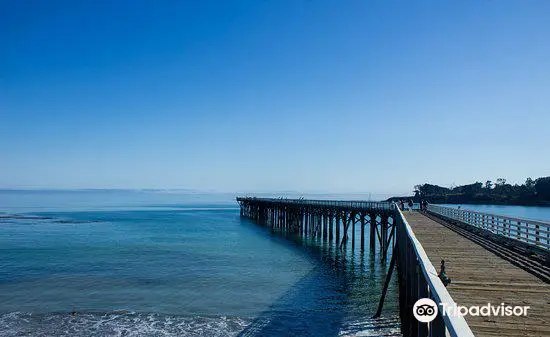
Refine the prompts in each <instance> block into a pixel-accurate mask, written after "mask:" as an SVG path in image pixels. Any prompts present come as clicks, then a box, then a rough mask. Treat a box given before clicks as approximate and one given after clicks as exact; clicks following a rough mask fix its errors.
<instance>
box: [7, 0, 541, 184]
mask: <svg viewBox="0 0 550 337" xmlns="http://www.w3.org/2000/svg"><path fill="white" fill-rule="evenodd" d="M549 18H550V2H549V1H544V0H540V1H507V0H502V1H483V0H482V1H335V0H277V1H275V0H262V1H257V0H253V1H252V0H250V1H244V0H243V1H221V0H220V1H209V0H204V1H164V2H156V1H143V2H134V1H130V0H122V1H76V2H75V1H68V0H59V1H15V0H13V1H2V2H1V3H0V41H2V47H1V54H0V153H1V155H0V156H1V157H0V158H1V159H0V187H3V188H6V187H7V188H20V187H25V188H29V187H38V188H85V187H86V188H191V189H209V190H219V191H277V190H293V191H308V192H315V191H318V192H334V193H342V192H372V193H389V194H392V193H407V192H410V191H411V190H412V187H413V185H415V184H418V183H424V182H430V183H436V184H441V185H450V184H463V183H469V182H473V181H476V180H479V181H485V180H486V179H492V180H496V178H498V177H504V178H507V179H508V180H509V181H511V182H523V181H524V180H525V178H526V177H534V178H536V177H539V176H545V175H546V176H547V175H550V155H549V154H550V150H549V148H550V132H549V131H550V130H549V125H550V19H549Z"/></svg>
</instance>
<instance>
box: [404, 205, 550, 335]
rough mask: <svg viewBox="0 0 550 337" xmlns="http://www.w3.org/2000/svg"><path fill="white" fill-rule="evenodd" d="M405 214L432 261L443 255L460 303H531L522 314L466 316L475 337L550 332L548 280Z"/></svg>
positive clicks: (436, 225) (450, 288)
mask: <svg viewBox="0 0 550 337" xmlns="http://www.w3.org/2000/svg"><path fill="white" fill-rule="evenodd" d="M403 214H404V215H405V217H406V219H407V222H408V223H409V225H410V226H411V228H412V230H413V231H414V233H415V235H416V238H417V239H418V240H419V241H420V243H421V244H422V246H423V247H424V250H425V251H426V254H427V255H428V257H429V259H430V261H431V262H432V264H433V265H434V266H436V268H437V269H438V270H439V265H440V262H441V260H442V259H443V260H445V266H446V272H447V275H448V276H449V277H450V278H451V279H452V283H451V284H450V285H449V286H448V287H447V290H448V291H449V293H450V295H451V296H452V298H453V299H454V301H455V302H456V303H457V304H458V305H464V306H474V305H477V306H483V305H486V304H487V303H491V304H492V305H500V303H505V304H506V305H521V306H530V307H531V308H530V309H529V311H528V315H527V316H526V317H517V316H509V317H506V316H498V317H494V316H491V317H482V316H466V317H465V318H466V321H467V323H468V325H469V326H470V328H471V330H472V332H473V333H474V334H475V336H477V337H483V336H491V337H493V336H537V337H541V336H550V295H549V294H550V284H547V283H545V282H543V281H542V280H540V279H539V278H537V277H535V276H534V275H532V274H530V273H528V272H527V271H525V270H523V269H521V268H519V267H517V266H515V265H513V264H512V263H510V262H508V261H506V260H504V259H502V258H500V257H498V256H497V255H495V254H494V253H492V252H490V251H489V250H487V249H485V248H484V247H482V246H480V245H478V244H477V243H475V242H473V241H471V240H470V239H468V238H466V237H464V236H462V235H460V234H458V233H456V232H455V231H453V230H451V229H449V228H447V227H445V226H443V225H441V224H439V223H438V222H436V221H434V220H432V219H430V218H428V217H426V216H424V215H423V214H421V213H419V212H403Z"/></svg>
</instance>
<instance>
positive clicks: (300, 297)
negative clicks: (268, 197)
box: [238, 220, 400, 337]
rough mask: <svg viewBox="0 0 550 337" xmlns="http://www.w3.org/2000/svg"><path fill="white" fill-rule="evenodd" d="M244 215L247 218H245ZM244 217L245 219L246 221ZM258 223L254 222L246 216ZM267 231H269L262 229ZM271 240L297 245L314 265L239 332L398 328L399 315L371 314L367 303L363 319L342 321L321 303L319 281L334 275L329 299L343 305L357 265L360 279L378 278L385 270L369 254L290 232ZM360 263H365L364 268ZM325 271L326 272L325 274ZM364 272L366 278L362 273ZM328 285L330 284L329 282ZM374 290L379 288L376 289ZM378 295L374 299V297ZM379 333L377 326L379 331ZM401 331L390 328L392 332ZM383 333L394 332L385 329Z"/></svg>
mask: <svg viewBox="0 0 550 337" xmlns="http://www.w3.org/2000/svg"><path fill="white" fill-rule="evenodd" d="M245 221H246V220H245ZM246 222H248V221H246ZM250 224H251V225H253V226H255V227H257V226H258V225H257V224H254V223H253V222H250ZM266 231H269V230H268V229H266ZM272 238H273V239H274V241H275V242H277V243H280V244H282V245H285V246H286V247H290V248H292V249H296V250H297V251H299V252H300V253H301V254H306V255H308V256H309V257H310V258H311V260H312V261H313V262H314V267H313V269H312V270H311V271H309V272H308V273H307V274H306V275H305V276H303V277H302V278H301V279H300V280H299V281H298V282H296V283H295V284H294V285H293V286H292V287H291V288H290V289H289V290H288V291H286V292H285V294H283V296H281V297H280V298H279V299H277V300H276V301H275V302H274V303H273V304H272V305H271V306H270V307H269V308H268V309H267V310H265V311H264V312H263V313H261V314H260V315H259V316H258V317H257V318H256V319H254V321H253V322H252V323H251V324H250V325H248V326H247V327H246V328H245V329H244V330H243V331H242V332H241V333H240V334H239V335H238V336H239V337H245V336H246V337H250V336H258V337H259V336H266V337H270V336H296V335H299V336H338V335H341V332H342V331H347V332H349V333H354V332H355V333H356V332H358V331H367V330H370V331H372V334H369V336H377V334H376V332H375V331H377V330H380V329H388V330H391V331H395V330H396V329H397V330H398V329H399V320H398V319H397V318H395V317H391V318H382V319H370V318H367V317H370V316H371V315H372V313H374V311H375V306H374V305H373V306H372V308H371V309H372V313H366V314H365V317H364V319H361V320H359V321H358V320H355V321H352V322H347V320H346V318H347V317H346V313H345V312H344V311H343V310H334V308H331V307H327V308H322V307H320V306H319V303H324V302H327V300H326V296H327V294H326V293H323V292H321V291H319V289H320V288H322V287H320V284H321V286H323V284H322V283H323V282H325V283H326V284H324V286H326V287H330V286H331V285H330V284H329V283H330V282H331V280H337V281H339V285H338V286H340V287H342V289H341V292H338V293H337V294H336V293H333V294H331V295H332V296H334V298H332V299H331V300H330V301H334V302H333V303H334V305H336V306H338V305H343V304H344V303H345V302H346V301H347V296H349V295H350V290H351V288H352V287H353V282H354V279H353V278H354V277H355V276H354V272H355V270H359V271H360V273H368V274H367V275H365V274H362V275H361V276H360V278H361V279H362V281H364V282H367V283H368V284H369V285H371V284H376V285H379V284H380V280H379V278H380V277H382V279H383V277H384V276H385V275H384V274H385V272H386V269H387V268H385V266H382V265H380V264H379V263H378V264H376V263H375V261H374V260H373V256H372V255H370V256H367V258H365V256H366V255H367V254H368V252H365V253H364V254H365V255H360V257H359V258H357V257H358V255H355V256H353V255H349V252H346V251H340V250H339V249H337V248H336V247H334V246H333V245H330V244H321V245H320V244H318V242H316V241H315V240H312V239H307V238H306V239H304V238H301V237H298V236H294V235H286V234H281V233H277V232H272ZM365 266H367V267H368V268H369V270H368V271H365ZM327 273H328V275H327ZM365 277H366V278H365ZM332 286H333V287H334V286H335V285H332ZM373 292H375V293H377V294H378V293H379V290H378V289H373ZM377 301H378V298H375V299H373V303H375V302H376V303H377ZM380 335H382V332H381V334H380ZM398 335H399V336H400V334H395V336H398ZM384 336H393V334H387V333H385V334H384Z"/></svg>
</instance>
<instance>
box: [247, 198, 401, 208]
mask: <svg viewBox="0 0 550 337" xmlns="http://www.w3.org/2000/svg"><path fill="white" fill-rule="evenodd" d="M254 200H255V201H261V202H264V203H270V204H279V205H280V204H288V205H291V206H309V207H315V206H318V207H335V208H336V207H337V208H346V209H356V210H384V211H390V210H393V209H394V207H396V206H395V205H394V204H392V203H390V202H385V201H359V200H357V201H354V200H352V201H348V200H345V201H342V200H312V199H284V198H278V199H276V198H255V197H244V198H237V201H254Z"/></svg>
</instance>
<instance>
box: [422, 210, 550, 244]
mask: <svg viewBox="0 0 550 337" xmlns="http://www.w3.org/2000/svg"><path fill="white" fill-rule="evenodd" d="M427 210H428V211H430V212H432V213H435V214H437V215H439V216H441V217H443V218H447V219H451V220H456V221H459V222H462V223H465V224H468V225H471V226H473V227H476V228H479V229H483V230H486V231H489V232H492V233H494V234H496V235H500V236H503V237H505V238H508V239H512V240H517V241H520V242H522V243H524V244H528V245H531V246H536V247H538V248H542V249H544V250H546V251H548V250H550V223H548V222H544V221H537V220H528V219H522V218H513V217H507V216H503V215H496V214H488V213H482V212H476V211H470V210H463V209H457V208H451V207H445V206H438V205H431V204H430V205H428V206H427Z"/></svg>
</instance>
